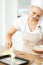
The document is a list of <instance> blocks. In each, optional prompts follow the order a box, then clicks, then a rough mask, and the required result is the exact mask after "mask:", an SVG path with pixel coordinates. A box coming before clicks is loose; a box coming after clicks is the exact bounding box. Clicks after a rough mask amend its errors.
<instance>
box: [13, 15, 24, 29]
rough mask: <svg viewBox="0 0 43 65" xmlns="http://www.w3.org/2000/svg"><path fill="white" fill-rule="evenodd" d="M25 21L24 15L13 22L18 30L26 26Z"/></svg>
mask: <svg viewBox="0 0 43 65" xmlns="http://www.w3.org/2000/svg"><path fill="white" fill-rule="evenodd" d="M24 21H25V20H24V17H23V16H21V17H19V18H17V20H16V21H14V24H13V26H14V28H16V29H17V30H22V29H23V28H24V26H25V22H24Z"/></svg>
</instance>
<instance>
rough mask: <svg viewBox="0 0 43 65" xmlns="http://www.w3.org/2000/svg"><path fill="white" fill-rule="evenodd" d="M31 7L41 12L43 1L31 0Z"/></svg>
mask: <svg viewBox="0 0 43 65" xmlns="http://www.w3.org/2000/svg"><path fill="white" fill-rule="evenodd" d="M31 5H34V6H37V7H39V8H41V9H42V10H43V0H31Z"/></svg>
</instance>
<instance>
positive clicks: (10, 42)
mask: <svg viewBox="0 0 43 65" xmlns="http://www.w3.org/2000/svg"><path fill="white" fill-rule="evenodd" d="M5 47H6V48H7V49H10V48H11V47H12V41H11V39H10V38H8V39H6V42H5Z"/></svg>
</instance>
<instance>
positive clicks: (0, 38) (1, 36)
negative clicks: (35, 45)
mask: <svg viewBox="0 0 43 65" xmlns="http://www.w3.org/2000/svg"><path fill="white" fill-rule="evenodd" d="M30 1H31V0H0V45H4V43H5V35H6V33H7V32H8V31H9V29H10V28H11V26H12V25H13V24H14V22H16V18H17V17H19V16H22V15H24V14H27V15H28V14H29V6H30ZM16 34H17V35H16ZM16 34H15V35H16V36H15V38H13V43H14V39H15V40H19V41H16V43H19V44H18V45H17V44H16V47H18V46H19V45H21V44H22V43H23V42H21V41H22V37H21V36H22V35H21V33H20V32H19V31H18V32H17V33H16ZM20 42H21V43H20ZM21 46H22V45H21ZM20 48H21V47H20Z"/></svg>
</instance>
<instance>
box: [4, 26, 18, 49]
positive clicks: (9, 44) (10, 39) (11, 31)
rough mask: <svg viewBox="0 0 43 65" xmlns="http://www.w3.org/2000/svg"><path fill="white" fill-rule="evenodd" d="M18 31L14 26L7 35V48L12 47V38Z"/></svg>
mask: <svg viewBox="0 0 43 65" xmlns="http://www.w3.org/2000/svg"><path fill="white" fill-rule="evenodd" d="M16 31H17V29H16V28H14V27H13V26H12V27H11V29H10V30H9V32H8V33H7V34H6V43H5V47H6V48H8V49H9V48H11V47H12V36H13V34H14V33H15V32H16Z"/></svg>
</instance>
